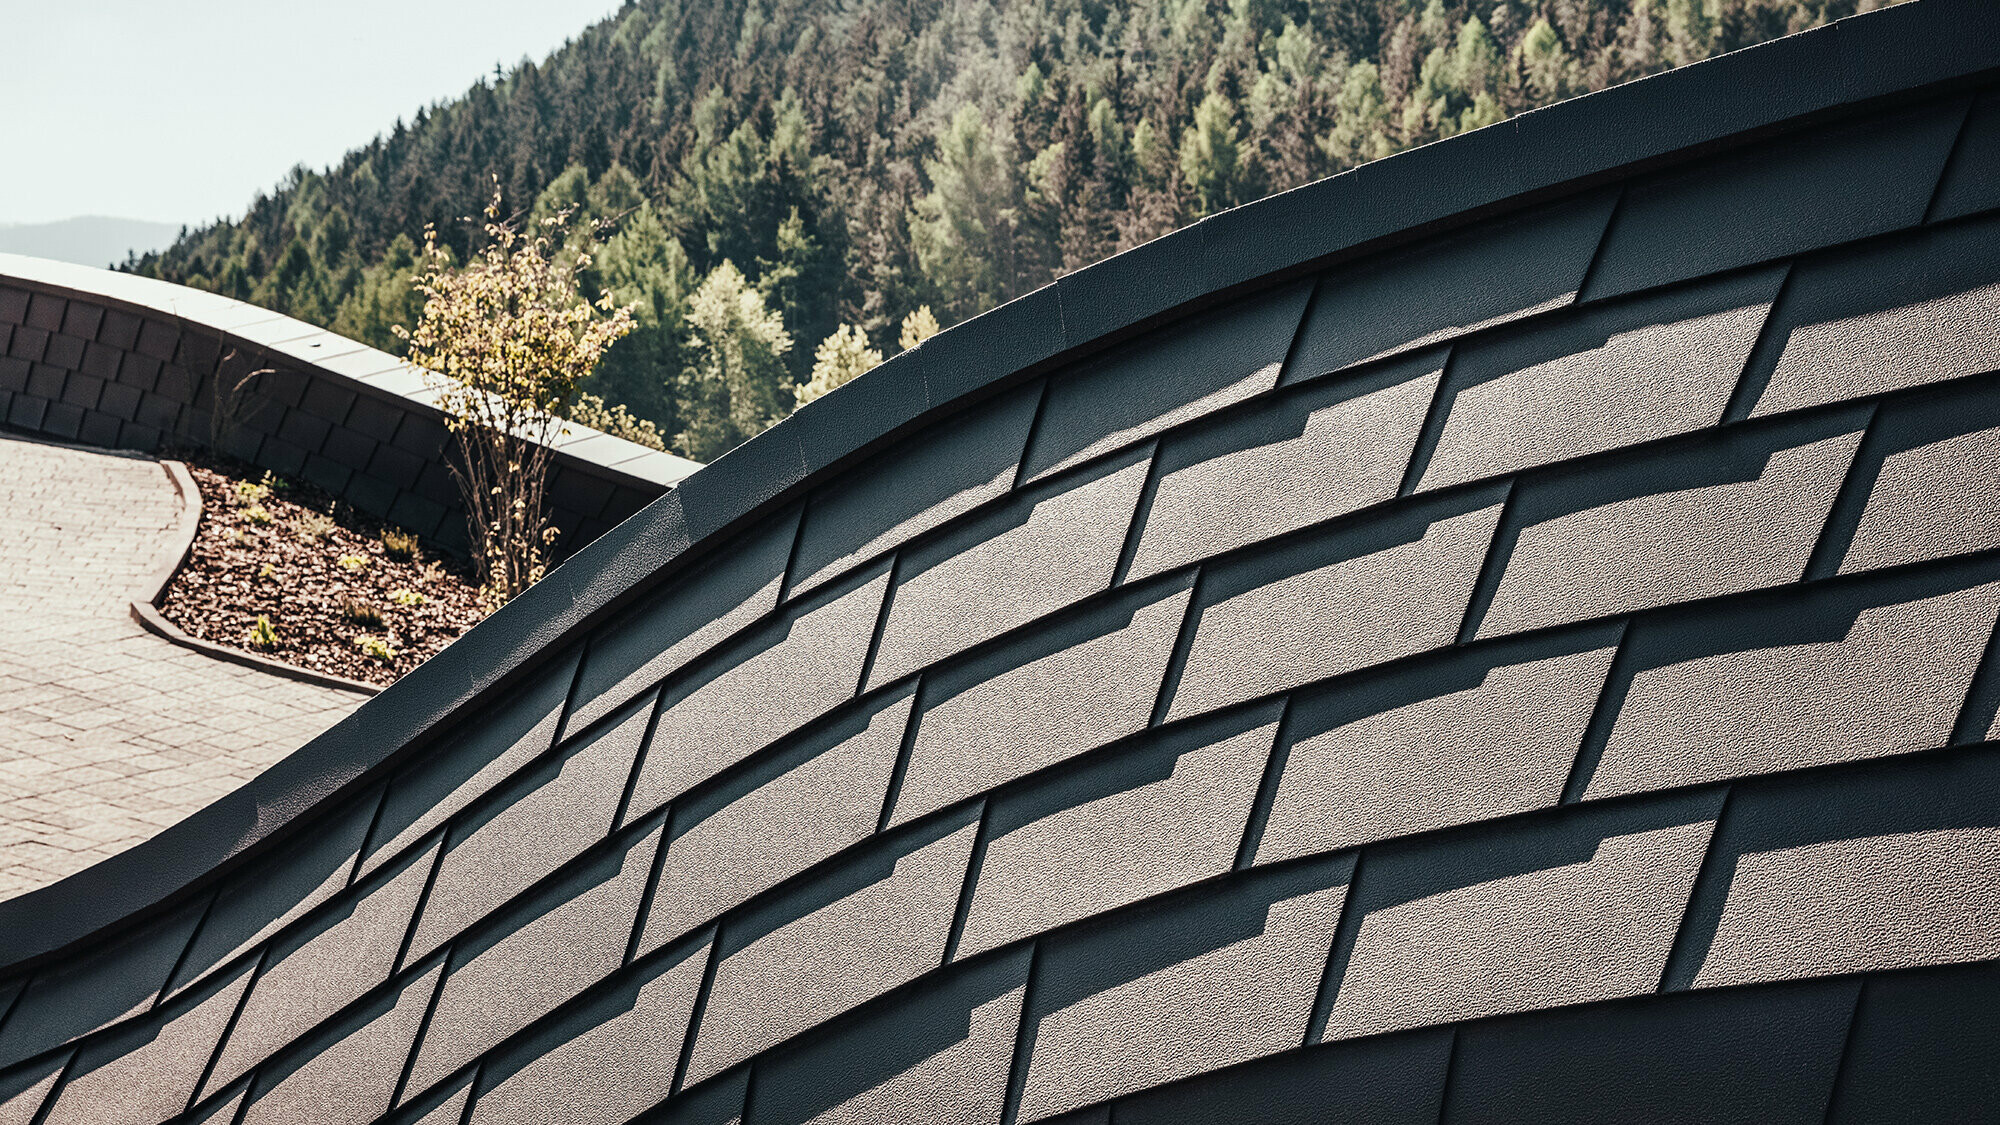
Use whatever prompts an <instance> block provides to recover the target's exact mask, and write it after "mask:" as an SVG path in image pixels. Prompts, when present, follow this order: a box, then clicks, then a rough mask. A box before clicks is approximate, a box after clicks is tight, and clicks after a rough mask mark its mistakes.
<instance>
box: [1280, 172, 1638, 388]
mask: <svg viewBox="0 0 2000 1125" xmlns="http://www.w3.org/2000/svg"><path fill="white" fill-rule="evenodd" d="M1615 200H1616V194H1615V193H1610V192H1594V193H1590V194H1587V195H1585V196H1582V197H1580V198H1576V199H1569V200H1564V201H1563V202H1561V203H1558V204H1553V205H1550V206H1547V207H1543V208H1540V209H1536V210H1532V211H1528V212H1525V213H1523V214H1519V215H1514V216H1509V217H1507V218H1505V219H1501V220H1499V221H1497V222H1489V223H1482V224H1480V225H1478V226H1477V227H1474V228H1472V229H1471V230H1468V231H1464V232H1462V233H1457V234H1452V235H1447V236H1444V237H1442V238H1437V239H1432V240H1430V241H1427V242H1422V243H1419V244H1417V245H1416V246H1414V247H1410V248H1408V249H1403V250H1398V251H1396V252H1395V253H1394V254H1391V255H1389V256H1386V257H1384V258H1382V259H1380V260H1374V261H1363V262H1360V263H1356V264H1354V265H1350V266H1345V267H1343V268H1341V269H1340V270H1337V271H1335V272H1334V273H1331V274H1329V275H1327V277H1326V278H1325V280H1323V281H1321V282H1320V286H1319V291H1318V293H1316V294H1315V295H1314V297H1313V303H1312V311H1311V312H1310V313H1309V314H1308V315H1307V317H1306V322H1305V325H1304V326H1303V327H1302V328H1301V329H1300V330H1299V342H1298V346H1297V347H1296V348H1295V349H1294V351H1293V353H1292V356H1291V358H1290V359H1289V360H1288V361H1287V363H1286V365H1285V382H1287V383H1295V382H1299V381H1302V380H1306V379H1312V378H1315V377H1318V376H1320V375H1325V374H1328V373H1329V372H1334V371H1339V370H1341V369H1343V368H1346V367H1351V366H1353V365H1355V364H1357V363H1366V362H1367V361H1369V360H1372V359H1380V358H1382V357H1384V356H1389V355H1395V354H1397V353H1399V352H1402V351H1406V350H1408V349H1411V348H1419V347H1423V346H1424V345H1426V344H1432V343H1436V342H1439V341H1442V340H1448V339H1450V338H1452V337H1454V336H1458V335H1462V334H1464V333H1467V332H1472V331H1475V330H1477V329H1480V328H1486V327H1490V326H1492V325H1496V324H1504V323H1506V322H1507V321H1510V320H1517V319H1519V318H1521V317H1524V316H1530V315H1532V314H1534V313H1538V312H1546V311H1548V310H1550V309H1555V308H1560V307H1562V306H1564V305H1567V304H1569V303H1570V302H1571V301H1573V300H1575V299H1576V294H1577V288H1578V286H1580V285H1581V284H1582V283H1583V278H1584V273H1585V271H1586V270H1587V269H1588V268H1589V266H1590V261H1591V256H1592V254H1593V253H1595V252H1596V250H1597V244H1598V242H1599V240H1600V239H1601V238H1602V236H1603V233H1604V224H1605V221H1606V220H1607V219H1609V218H1610V215H1611V208H1612V204H1613V203H1614V202H1615Z"/></svg>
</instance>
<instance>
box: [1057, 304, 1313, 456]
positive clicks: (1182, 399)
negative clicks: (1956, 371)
mask: <svg viewBox="0 0 2000 1125" xmlns="http://www.w3.org/2000/svg"><path fill="white" fill-rule="evenodd" d="M1310 294H1311V287H1310V286H1309V285H1304V284H1295V285H1290V286H1286V287H1283V288H1280V289H1275V290H1271V291H1269V292H1267V293H1265V294H1263V295H1261V296H1259V297H1256V298H1253V299H1250V300H1246V301H1243V302H1239V303H1237V304H1235V305H1231V306H1229V307H1227V308H1225V309H1222V310H1219V311H1217V312H1213V313H1209V314H1206V315H1204V316H1200V317H1196V318H1192V319H1190V320H1189V321H1187V322H1185V323H1184V324H1181V325H1177V326H1175V327H1174V328H1171V329H1169V330H1167V331H1164V332H1159V333H1155V334H1154V335H1153V336H1152V338H1151V339H1148V340H1146V341H1145V342H1143V343H1140V344H1138V345H1137V346H1134V347H1128V348H1125V349H1121V350H1120V351H1118V352H1115V353H1113V354H1112V355H1111V356H1109V357H1107V358H1104V359H1099V360H1094V361H1091V362H1089V363H1087V364H1085V365H1084V366H1082V367H1080V368H1079V369H1077V370H1075V371H1073V372H1067V373H1064V374H1061V375H1058V376H1056V377H1054V378H1053V379H1052V380H1051V381H1050V383H1049V392H1048V400H1047V401H1046V402H1045V403H1044V404H1043V405H1042V417H1041V420H1040V422H1039V424H1037V425H1036V427H1035V433H1034V437H1033V439H1032V440H1031V443H1030V445H1029V448H1028V455H1027V460H1026V461H1025V462H1024V463H1023V465H1022V467H1021V468H1022V475H1023V479H1026V480H1035V479H1038V478H1040V477H1043V476H1046V475H1048V474H1050V473H1053V472H1056V471H1059V470H1061V469H1065V468H1068V467H1070V466H1073V465H1077V464H1080V463H1082V462H1084V461H1086V460H1088V459H1090V458H1092V457H1095V456H1097V455H1099V454H1102V453H1109V452H1111V451H1112V450H1114V449H1119V448H1122V447H1124V446H1127V445H1131V444H1133V443H1135V442H1138V441H1141V440H1143V439H1145V438H1148V437H1151V436H1152V435H1154V434H1156V433H1159V432H1160V431H1161V430H1164V429H1166V428H1167V427H1169V426H1171V425H1173V424H1174V423H1176V422H1182V421H1186V420H1188V419H1190V418H1195V417H1199V416H1200V415H1203V414H1206V413H1208V412H1210V411H1212V410H1215V409H1217V408H1218V407H1222V406H1226V405H1228V404H1229V403H1232V402H1236V401H1239V400H1241V399H1244V398H1248V397H1249V396H1251V395H1254V394H1257V393H1259V392H1261V391H1267V390H1270V389H1271V388H1272V387H1274V386H1276V385H1277V383H1278V374H1279V370H1280V369H1281V368H1282V367H1283V366H1284V363H1285V353H1286V352H1287V350H1289V349H1290V348H1291V346H1292V337H1293V336H1294V335H1295V334H1296V333H1297V331H1298V327H1299V318H1300V317H1301V316H1302V315H1304V313H1305V307H1306V298H1307V297H1308V296H1309V295H1310Z"/></svg>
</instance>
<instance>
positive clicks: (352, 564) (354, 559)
mask: <svg viewBox="0 0 2000 1125" xmlns="http://www.w3.org/2000/svg"><path fill="white" fill-rule="evenodd" d="M336 561H337V562H338V564H339V566H340V569H342V570H344V571H346V572H348V573H349V574H359V573H361V572H362V571H364V570H367V569H368V556H367V555H342V556H340V558H339V559H338V560H336Z"/></svg>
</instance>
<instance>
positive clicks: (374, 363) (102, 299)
mask: <svg viewBox="0 0 2000 1125" xmlns="http://www.w3.org/2000/svg"><path fill="white" fill-rule="evenodd" d="M5 283H14V284H20V285H26V286H30V287H33V288H34V289H37V290H41V291H45V292H52V293H56V294H60V295H62V296H65V297H71V298H81V299H83V300H86V301H90V302H93V303H101V304H105V305H111V306H116V307H119V308H122V309H125V310H126V311H129V312H136V313H141V314H147V313H150V314H153V315H155V316H164V317H167V318H169V319H171V320H175V321H179V322H181V323H183V324H187V325H192V326H194V327H196V328H201V329H206V330H207V331H210V332H213V333H215V334H216V335H218V336H221V337H222V338H223V339H225V340H227V341H229V342H230V343H231V344H233V345H235V346H238V347H247V348H253V349H256V350H257V351H260V352H263V353H265V354H267V355H270V356H274V357H282V358H283V359H286V360H289V361H291V362H293V363H296V364H298V365H299V366H301V367H304V368H310V369H311V370H312V371H313V372H314V373H315V376H316V377H318V378H323V379H329V380H332V381H335V382H338V383H342V384H345V385H347V386H350V387H356V388H366V389H367V390H368V391H370V392H372V393H374V394H377V395H384V396H388V397H392V398H400V399H403V400H405V401H408V402H411V403H414V404H416V405H418V406H419V407H421V408H423V409H425V410H428V411H430V412H432V413H435V412H436V410H437V396H436V393H435V392H434V391H433V390H432V389H431V388H430V386H429V384H428V381H427V380H428V374H427V373H426V372H425V371H424V369H423V368H421V367H418V366H416V365H414V364H412V363H409V362H408V361H406V360H402V359H399V358H397V357H396V356H393V355H390V354H389V353H388V352H385V351H380V350H378V349H375V348H371V347H369V346H368V345H366V344H364V343H361V342H360V341H359V340H352V339H349V338H348V337H346V336H342V335H340V334H339V333H337V332H333V331H330V330H328V329H325V328H321V327H319V326H317V325H314V324H308V323H306V322H305V321H302V320H295V319H293V318H292V317H289V316H286V315H284V314H283V313H275V312H272V311H271V310H269V309H266V308H261V307H259V306H257V305H252V304H248V303H245V302H243V301H238V300H235V299H234V298H231V297H224V296H222V295H221V294H219V293H209V292H206V291H205V290H201V289H193V288H190V287H188V286H185V285H176V284H174V283H173V282H170V281H160V280H157V279H155V278H150V277H140V276H138V275H136V274H129V273H119V272H118V271H116V270H102V269H97V268H95V267H93V266H80V265H76V264H74V263H71V262H58V261H54V260H51V259H48V258H31V257H28V256H26V255H23V254H0V284H5ZM553 448H555V449H556V450H557V451H559V452H560V453H562V454H563V456H565V457H570V458H574V459H575V460H578V461H582V462H584V463H586V464H588V465H590V466H592V468H593V470H594V471H595V472H597V473H600V474H602V475H603V476H604V477H605V478H606V479H609V480H614V481H615V480H620V479H623V480H625V481H628V482H629V483H630V484H631V485H632V486H634V487H637V488H644V489H647V490H649V491H655V492H657V491H658V490H660V489H665V488H671V487H673V486H674V485H675V484H677V483H679V482H680V481H681V480H682V479H683V478H685V477H687V476H688V475H689V474H690V473H693V472H694V471H695V470H696V469H699V468H701V465H700V464H699V463H698V462H694V461H690V460H688V459H687V458H685V457H676V456H675V455H673V454H671V453H664V452H661V451H660V450H657V449H649V448H647V447H646V446H643V445H640V444H638V443H636V442H631V441H626V440H625V439H624V438H620V437H614V436H612V435H611V434H606V433H602V432H600V431H598V430H595V429H592V428H591V427H589V426H586V425H583V424H582V423H580V422H568V423H566V424H565V425H564V427H563V434H562V436H561V437H560V438H558V439H557V441H556V442H555V444H554V446H553Z"/></svg>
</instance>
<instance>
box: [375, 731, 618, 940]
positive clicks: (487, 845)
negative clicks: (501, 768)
mask: <svg viewBox="0 0 2000 1125" xmlns="http://www.w3.org/2000/svg"><path fill="white" fill-rule="evenodd" d="M647 702H648V703H650V700H649V701H647ZM650 710H651V709H650V707H633V708H630V709H629V710H628V712H627V713H626V714H625V715H623V716H622V717H620V718H619V719H618V720H617V721H616V722H614V723H613V724H612V725H610V726H607V727H605V728H604V729H603V730H602V731H600V732H598V733H597V734H596V735H594V736H592V737H590V738H586V739H583V740H580V741H578V742H576V743H573V744H572V745H570V746H568V747H565V748H564V749H563V750H561V751H559V752H558V753H556V754H554V755H552V756H551V757H549V758H548V759H547V760H546V761H544V762H542V763H541V764H540V765H538V766H536V767H534V768H532V769H530V770H527V771H525V772H523V773H521V774H519V775H517V776H516V777H514V778H513V779H512V780H510V781H509V782H508V783H507V784H506V786H505V787H504V788H501V789H500V790H498V791H497V792H495V793H494V794H493V795H492V796H491V797H490V798H489V799H488V800H487V801H486V802H485V803H484V804H483V805H482V806H481V807H478V808H476V809H474V810H473V811H472V812H471V813H470V814H469V815H468V816H467V817H466V818H464V819H461V820H460V821H458V822H457V823H455V824H454V825H453V826H452V828H451V830H450V832H449V833H448V835H447V836H446V839H445V852H444V856H443V857H442V858H441V859H440V860H439V861H438V870H437V875H436V876H435V877H434V878H433V880H432V887H431V892H430V894H429V895H428V896H427V899H428V901H427V904H426V907H425V909H424V913H423V916H422V917H421V918H419V919H418V921H417V926H416V931H415V933H414V936H413V938H412V943H413V944H412V945H411V947H410V953H409V956H410V957H411V958H412V959H422V958H423V957H425V956H428V955H429V954H430V952H431V951H432V950H434V949H436V948H437V947H438V946H440V945H442V944H444V942H445V941H447V940H449V939H450V938H451V937H452V936H453V934H455V933H456V932H458V931H459V930H460V929H463V928H464V927H465V926H466V925H468V924H470V923H472V922H473V921H475V920H477V919H478V918H480V917H481V916H483V915H484V914H485V913H486V912H487V911H489V910H491V909H492V908H494V907H496V906H498V905H499V904H501V903H502V902H505V901H506V900H507V899H508V898H510V897H512V896H513V895H514V894H516V893H518V892H520V891H523V890H526V889H527V888H528V887H530V886H531V885H533V884H534V883H535V881H536V880H538V879H540V878H541V877H542V876H544V875H547V874H549V873H550V872H553V871H554V870H556V869H557V868H558V867H561V866H562V865H563V864H564V863H565V862H567V861H568V860H569V859H570V858H572V857H573V856H575V855H576V854H577V853H579V852H581V851H583V850H584V849H585V848H587V847H589V846H590V845H592V844H595V843H596V842H598V841H599V840H602V839H604V838H605V837H606V836H607V835H609V834H610V832H611V828H612V822H613V820H614V819H615V818H616V816H617V812H618V801H619V798H620V797H621V796H622V795H623V793H624V788H625V779H626V778H628V777H630V776H631V774H632V763H633V759H634V758H635V756H636V755H637V754H638V752H639V749H640V746H641V744H642V743H643V742H644V741H645V737H646V730H647V726H648V723H649V721H650V719H651V715H650Z"/></svg>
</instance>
